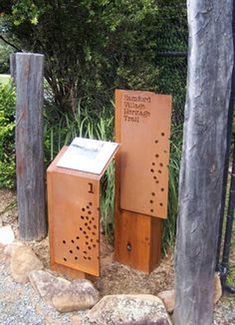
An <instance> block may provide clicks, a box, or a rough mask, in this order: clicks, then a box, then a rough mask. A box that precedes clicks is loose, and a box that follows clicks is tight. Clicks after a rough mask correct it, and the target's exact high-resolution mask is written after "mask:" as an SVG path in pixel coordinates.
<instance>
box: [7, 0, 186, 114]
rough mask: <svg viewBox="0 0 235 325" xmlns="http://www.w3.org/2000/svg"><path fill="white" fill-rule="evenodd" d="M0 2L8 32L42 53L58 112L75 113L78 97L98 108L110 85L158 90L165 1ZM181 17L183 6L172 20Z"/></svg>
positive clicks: (39, 0) (33, 49) (32, 49)
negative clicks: (159, 56) (157, 60)
mask: <svg viewBox="0 0 235 325" xmlns="http://www.w3.org/2000/svg"><path fill="white" fill-rule="evenodd" d="M163 4H164V5H163ZM2 6H3V11H4V21H5V24H6V25H5V26H7V33H8V37H9V36H10V35H14V37H16V38H17V39H18V40H20V44H21V47H22V49H24V50H29V51H33V52H41V53H43V54H44V55H45V56H46V69H45V75H46V79H47V81H48V83H49V84H50V87H51V89H52V91H53V94H54V97H55V101H56V104H57V106H58V107H60V110H61V111H62V112H71V111H72V112H75V111H76V108H77V104H78V100H82V101H84V100H85V101H86V103H87V104H90V105H91V107H92V108H93V109H96V110H98V109H99V108H100V107H102V106H103V105H104V103H105V100H106V99H108V100H109V98H110V93H111V91H112V89H113V88H114V87H123V88H124V87H125V88H132V89H143V90H155V91H157V90H158V83H157V82H156V81H157V79H158V76H159V69H158V67H157V65H156V51H157V49H158V47H159V46H161V33H162V31H163V30H164V28H165V30H166V29H167V28H166V27H167V26H166V24H167V22H165V21H164V19H163V18H162V16H163V14H164V10H166V9H165V3H164V2H162V1H159V3H157V2H156V1H155V0H136V1H130V0H119V1H110V0H81V1H75V0H72V1H68V0H63V1H62V0H57V1H54V0H53V1H52V0H49V1H45V0H34V1H30V0H19V1H14V0H12V1H3V4H2ZM179 8H180V7H179ZM182 17H185V8H180V9H179V15H175V18H174V19H175V21H172V23H173V24H177V23H180V21H181V20H182ZM157 35H158V37H157Z"/></svg>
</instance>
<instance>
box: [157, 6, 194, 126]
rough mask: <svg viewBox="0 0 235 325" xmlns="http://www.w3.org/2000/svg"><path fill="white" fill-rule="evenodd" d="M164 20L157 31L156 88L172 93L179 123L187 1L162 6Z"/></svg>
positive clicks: (175, 119) (184, 75)
mask: <svg viewBox="0 0 235 325" xmlns="http://www.w3.org/2000/svg"><path fill="white" fill-rule="evenodd" d="M161 16H162V19H163V21H164V22H165V23H164V25H163V26H162V29H161V30H159V32H158V33H157V35H156V36H157V42H158V49H157V53H156V65H157V66H158V69H159V72H160V73H159V80H158V81H157V83H158V90H159V92H162V93H165V94H171V95H172V96H173V123H175V124H177V125H178V124H182V123H183V120H184V106H185V95H186V80H187V48H188V26H187V11H186V2H185V1H179V3H177V7H176V5H175V4H174V5H172V4H168V5H164V6H163V7H161Z"/></svg>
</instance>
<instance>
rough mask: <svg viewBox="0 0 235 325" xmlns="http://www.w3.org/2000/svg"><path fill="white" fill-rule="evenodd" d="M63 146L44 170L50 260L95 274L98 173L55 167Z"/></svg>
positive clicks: (97, 268) (97, 238)
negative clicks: (45, 171)
mask: <svg viewBox="0 0 235 325" xmlns="http://www.w3.org/2000/svg"><path fill="white" fill-rule="evenodd" d="M65 150H66V148H63V149H62V151H61V152H60V154H59V155H58V156H57V158H56V159H55V160H54V161H53V163H52V164H51V165H50V167H49V168H48V172H47V175H48V206H49V232H50V249H51V264H52V265H55V264H58V265H63V266H65V267H68V268H71V269H74V270H79V271H82V272H85V273H88V274H92V275H95V276H98V275H99V273H100V262H99V254H100V252H99V246H100V245H99V240H100V238H99V236H100V226H99V225H100V215H99V207H100V182H99V181H100V176H96V175H94V174H93V175H91V174H87V173H82V172H78V171H74V170H69V169H65V168H60V167H56V163H57V161H58V159H59V158H60V156H61V155H62V154H63V152H64V151H65Z"/></svg>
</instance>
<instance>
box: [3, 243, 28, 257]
mask: <svg viewBox="0 0 235 325" xmlns="http://www.w3.org/2000/svg"><path fill="white" fill-rule="evenodd" d="M22 246H25V245H24V244H23V243H22V242H20V241H14V242H13V243H11V244H9V245H7V246H6V247H5V249H4V254H5V255H7V256H11V255H12V254H13V253H14V251H15V250H16V249H17V248H18V247H22Z"/></svg>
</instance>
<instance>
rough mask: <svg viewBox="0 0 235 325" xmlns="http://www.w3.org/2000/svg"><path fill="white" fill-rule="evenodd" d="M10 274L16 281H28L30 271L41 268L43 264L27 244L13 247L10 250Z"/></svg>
mask: <svg viewBox="0 0 235 325" xmlns="http://www.w3.org/2000/svg"><path fill="white" fill-rule="evenodd" d="M10 269H11V275H12V277H13V279H14V280H15V281H16V282H21V283H26V282H28V280H29V279H28V275H29V273H30V272H31V271H34V270H41V269H43V264H42V262H41V261H40V260H39V258H38V257H37V256H36V255H35V254H34V252H33V250H32V249H31V248H30V247H28V246H24V245H23V246H19V247H15V248H14V249H13V250H12V252H11V263H10Z"/></svg>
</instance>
